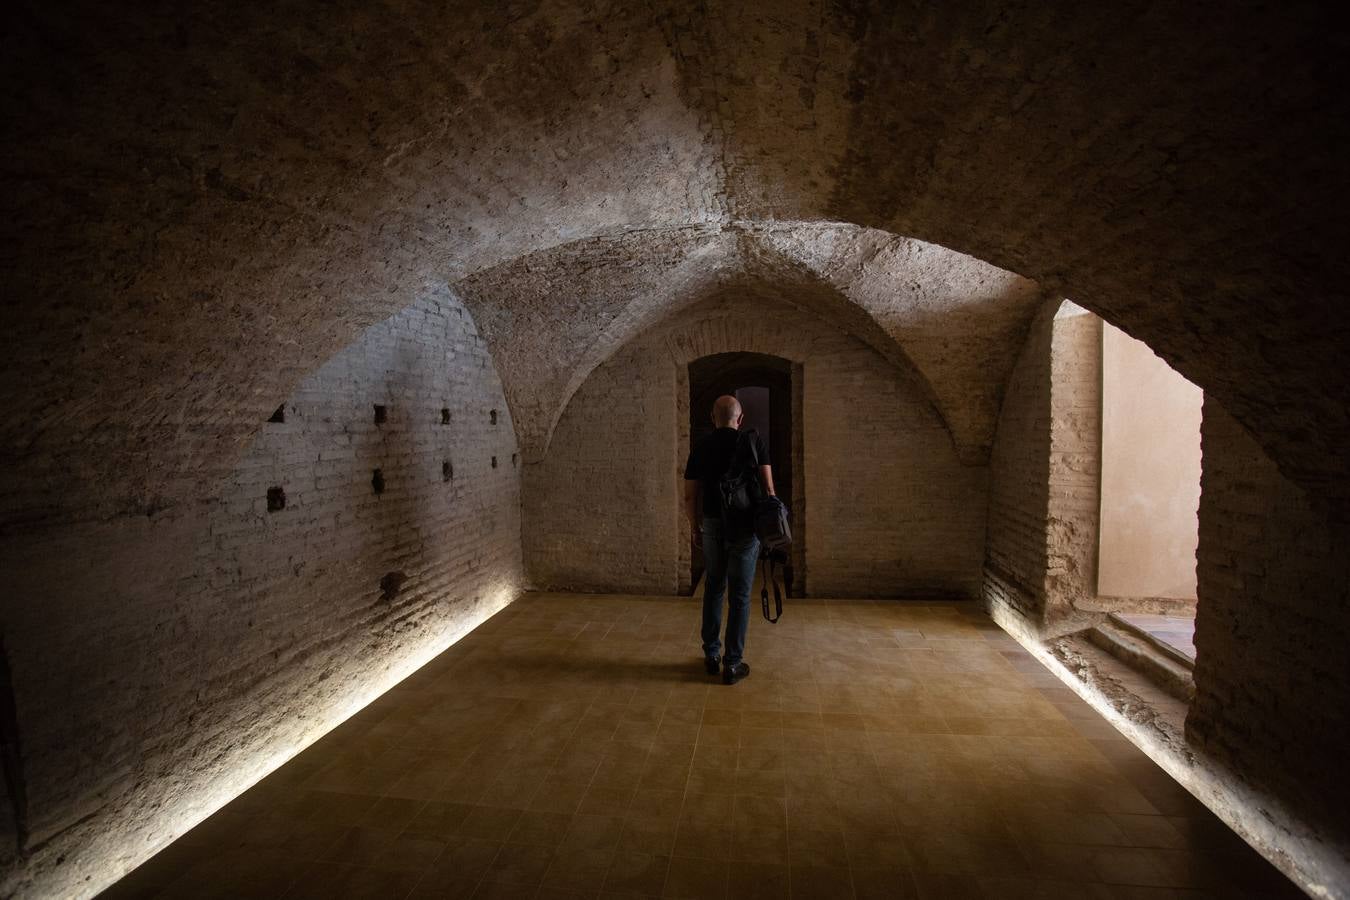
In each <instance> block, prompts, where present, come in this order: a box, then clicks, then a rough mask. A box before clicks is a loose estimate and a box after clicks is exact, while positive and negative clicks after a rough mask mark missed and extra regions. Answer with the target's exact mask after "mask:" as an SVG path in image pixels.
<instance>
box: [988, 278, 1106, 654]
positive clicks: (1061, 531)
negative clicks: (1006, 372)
mask: <svg viewBox="0 0 1350 900" xmlns="http://www.w3.org/2000/svg"><path fill="white" fill-rule="evenodd" d="M1101 335H1102V322H1101V319H1099V318H1098V317H1097V316H1094V315H1091V314H1086V313H1085V312H1084V311H1083V310H1081V309H1079V308H1078V307H1076V306H1075V305H1074V304H1072V303H1070V302H1068V301H1064V302H1063V303H1061V302H1060V301H1052V302H1050V303H1047V304H1046V305H1045V307H1044V308H1043V309H1042V310H1041V312H1040V313H1039V314H1038V315H1037V317H1036V318H1035V320H1034V321H1033V322H1032V325H1031V329H1030V331H1029V333H1028V335H1027V337H1026V342H1025V344H1024V345H1023V348H1022V355H1021V356H1020V358H1019V359H1018V361H1017V364H1016V366H1015V367H1014V369H1013V374H1012V377H1011V378H1010V379H1009V381H1008V387H1007V390H1006V392H1005V394H1004V398H1003V407H1002V410H1001V411H1000V414H999V423H998V431H997V433H996V435H995V439H994V446H993V452H992V455H991V464H990V490H989V532H988V539H987V547H986V554H985V579H984V599H985V602H986V603H987V604H989V605H990V606H991V607H992V608H997V609H1001V610H1004V611H1007V612H1009V613H1012V614H1014V615H1015V616H1016V617H1017V618H1018V619H1020V620H1021V621H1022V622H1023V624H1024V625H1025V626H1026V627H1028V628H1029V630H1030V631H1031V632H1033V633H1042V632H1048V631H1064V630H1071V629H1072V628H1074V627H1079V621H1080V617H1079V616H1078V615H1077V611H1076V609H1075V604H1076V603H1077V602H1078V601H1081V600H1084V599H1090V598H1092V597H1094V596H1095V594H1096V585H1095V581H1096V559H1097V531H1098V503H1099V500H1100V489H1099V475H1100V461H1101Z"/></svg>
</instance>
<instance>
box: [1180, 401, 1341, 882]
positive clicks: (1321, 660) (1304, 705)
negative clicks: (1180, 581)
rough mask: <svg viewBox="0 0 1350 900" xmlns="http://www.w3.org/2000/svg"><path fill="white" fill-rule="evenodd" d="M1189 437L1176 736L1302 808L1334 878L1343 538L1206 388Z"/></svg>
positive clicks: (1338, 813) (1337, 833)
mask: <svg viewBox="0 0 1350 900" xmlns="http://www.w3.org/2000/svg"><path fill="white" fill-rule="evenodd" d="M1201 435H1202V452H1203V462H1202V466H1203V474H1202V477H1201V493H1200V544H1199V550H1198V552H1197V574H1198V577H1199V604H1198V609H1197V615H1196V633H1195V643H1196V650H1197V656H1196V669H1195V686H1196V696H1195V700H1194V702H1193V703H1192V705H1191V710H1190V715H1189V717H1188V719H1187V723H1186V726H1187V728H1186V730H1187V736H1188V738H1189V739H1190V740H1191V741H1192V742H1193V743H1194V744H1196V745H1198V747H1199V748H1201V749H1203V751H1204V752H1206V753H1207V754H1208V755H1209V756H1211V757H1212V758H1214V759H1215V760H1217V761H1218V762H1220V763H1221V764H1223V765H1226V766H1227V767H1229V768H1231V769H1232V770H1234V771H1235V772H1236V773H1237V774H1238V775H1239V777H1241V778H1242V779H1243V780H1245V781H1247V782H1249V783H1250V784H1251V785H1253V786H1254V787H1256V788H1257V789H1260V790H1264V791H1266V792H1268V793H1269V794H1273V795H1274V796H1275V797H1277V798H1279V800H1280V801H1282V802H1283V803H1284V804H1287V806H1288V807H1289V808H1292V809H1295V810H1300V811H1301V812H1300V815H1299V818H1301V819H1303V820H1304V822H1305V823H1306V824H1307V825H1308V826H1309V827H1310V828H1311V829H1312V835H1313V838H1312V839H1314V840H1316V841H1319V842H1322V843H1324V844H1327V845H1330V846H1332V847H1338V848H1339V849H1337V850H1336V851H1335V852H1336V853H1339V856H1340V859H1341V860H1342V865H1343V869H1342V872H1341V874H1340V877H1341V878H1344V877H1345V876H1346V874H1347V873H1350V863H1346V862H1345V860H1347V859H1350V852H1347V851H1348V850H1350V828H1347V825H1346V821H1347V820H1346V816H1345V810H1346V808H1347V807H1348V806H1350V790H1347V787H1346V780H1345V760H1346V759H1350V665H1347V662H1346V659H1347V657H1346V647H1347V646H1348V645H1350V562H1347V559H1350V557H1347V555H1346V552H1345V548H1346V542H1347V538H1350V535H1347V534H1346V533H1345V530H1344V528H1341V529H1340V530H1337V529H1336V528H1335V527H1334V526H1332V525H1331V524H1329V523H1328V522H1327V520H1326V519H1325V518H1323V516H1322V515H1321V514H1320V513H1318V512H1316V511H1314V509H1313V508H1312V507H1311V506H1310V504H1309V501H1308V498H1307V497H1306V495H1305V494H1304V493H1303V491H1302V490H1301V489H1299V488H1297V487H1295V486H1294V485H1293V484H1291V483H1290V482H1289V481H1288V480H1287V479H1285V478H1284V477H1283V476H1282V475H1281V474H1280V473H1279V470H1278V469H1277V468H1276V467H1275V465H1274V463H1272V462H1271V461H1270V460H1269V459H1268V458H1267V457H1266V455H1265V454H1264V453H1263V452H1262V451H1261V449H1260V448H1259V447H1258V446H1257V444H1256V442H1255V441H1254V440H1253V439H1252V438H1251V437H1250V435H1248V433H1247V432H1246V431H1245V430H1244V429H1243V428H1242V426H1240V425H1239V424H1237V422H1236V421H1235V420H1234V419H1233V418H1232V417H1230V416H1229V415H1228V414H1227V413H1225V412H1224V411H1223V410H1222V409H1221V408H1220V407H1219V406H1218V405H1217V404H1216V403H1215V402H1214V401H1213V400H1212V399H1210V398H1209V397H1206V398H1205V403H1204V418H1203V424H1202V427H1201ZM1277 821H1280V820H1279V819H1278V818H1277ZM1323 858H1325V857H1323ZM1342 883H1344V882H1342Z"/></svg>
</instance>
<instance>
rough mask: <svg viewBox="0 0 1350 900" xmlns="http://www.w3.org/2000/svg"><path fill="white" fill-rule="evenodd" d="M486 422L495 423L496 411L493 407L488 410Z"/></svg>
mask: <svg viewBox="0 0 1350 900" xmlns="http://www.w3.org/2000/svg"><path fill="white" fill-rule="evenodd" d="M488 424H490V425H496V424H497V411H496V410H495V409H494V410H491V411H489V412H488Z"/></svg>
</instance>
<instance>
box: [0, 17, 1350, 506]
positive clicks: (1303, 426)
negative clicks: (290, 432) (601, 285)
mask: <svg viewBox="0 0 1350 900" xmlns="http://www.w3.org/2000/svg"><path fill="white" fill-rule="evenodd" d="M387 12H388V14H386V15H381V14H379V13H378V12H374V13H372V12H361V11H357V10H355V9H352V10H342V11H329V12H328V13H326V14H325V15H324V16H321V17H316V16H310V15H306V14H305V13H304V12H303V11H302V10H300V9H298V8H297V9H295V10H290V11H287V12H279V11H276V10H262V9H258V10H239V9H237V8H236V7H235V6H233V5H229V4H197V5H194V8H193V10H192V11H191V12H190V13H187V14H182V15H178V14H176V15H175V16H173V17H160V16H156V15H154V14H150V13H145V14H141V15H135V16H127V15H121V14H118V13H115V12H113V11H111V10H108V9H106V8H103V7H99V6H97V5H92V4H90V5H87V6H86V7H85V8H82V9H81V10H80V12H79V14H78V15H69V16H67V15H65V13H64V11H63V10H60V9H57V8H56V7H48V8H32V9H29V10H27V11H26V12H25V13H24V14H23V15H22V16H21V17H20V19H19V27H18V28H17V29H16V32H15V37H14V40H13V42H12V46H11V49H12V52H10V53H7V54H6V66H7V75H8V76H9V77H7V79H6V83H7V84H9V85H10V86H11V87H10V94H11V97H12V98H13V99H14V101H15V104H16V105H15V106H14V107H13V108H14V109H16V111H17V113H18V114H16V115H14V116H12V117H10V119H9V121H8V122H7V130H8V134H7V145H8V146H10V147H11V149H12V154H13V155H12V159H13V164H12V165H11V166H10V167H9V168H8V172H9V173H10V174H9V175H8V176H7V188H8V189H7V191H6V197H7V198H9V203H8V208H7V216H6V218H7V221H8V222H9V223H10V225H11V228H10V229H9V231H10V237H9V244H10V247H11V248H12V252H10V254H9V258H10V259H11V260H16V261H17V263H16V266H15V270H14V271H13V272H12V273H11V277H10V278H9V281H10V289H9V294H10V295H11V296H12V297H14V298H16V302H14V303H13V304H12V305H11V306H10V307H9V309H8V311H7V314H8V316H10V317H11V327H12V328H13V329H14V330H16V331H17V332H21V333H23V334H25V335H28V336H29V338H28V339H26V340H24V341H22V342H19V343H18V344H17V346H15V347H14V348H12V353H11V354H10V355H9V356H8V357H7V359H6V378H5V393H4V400H5V403H6V408H8V409H11V410H13V414H12V415H11V416H10V417H9V418H8V420H7V422H6V424H5V426H4V428H5V441H6V446H7V447H8V448H9V451H10V452H11V453H12V454H14V455H15V456H16V457H18V458H19V460H20V468H19V469H17V470H16V472H17V476H18V479H19V480H20V481H21V482H22V485H23V487H22V488H21V489H20V490H19V491H17V492H16V493H15V495H14V497H13V500H14V502H13V504H12V506H13V507H14V508H15V509H16V510H17V511H18V512H17V513H16V515H17V519H18V520H22V521H26V522H33V521H42V520H52V521H58V522H59V521H60V520H62V519H66V518H70V517H72V516H73V517H89V516H95V515H99V516H107V515H119V514H125V513H129V512H130V513H142V512H144V511H146V510H153V509H158V508H163V507H164V506H166V505H171V504H175V503H180V502H184V501H186V500H188V499H189V498H191V497H193V496H194V495H197V494H199V493H200V492H201V490H202V489H203V486H204V485H205V484H207V483H210V482H211V481H212V480H214V479H215V478H218V477H219V476H220V474H221V473H222V471H225V470H227V469H228V466H229V460H231V459H233V458H235V456H237V453H238V452H239V448H241V447H242V446H243V445H245V444H246V443H247V442H248V441H249V440H250V438H251V436H252V435H253V434H254V433H255V432H256V429H257V427H258V423H259V422H260V421H261V420H262V419H264V418H265V414H266V412H267V411H268V410H269V409H270V408H271V407H272V406H274V405H275V403H276V402H277V401H278V398H280V397H284V396H286V395H287V394H288V393H289V392H290V390H291V389H292V388H293V387H294V385H295V384H296V383H298V381H299V379H300V378H302V377H303V375H304V373H306V372H308V371H312V370H313V369H314V368H315V367H316V366H317V365H319V364H320V363H321V362H322V361H323V360H325V359H327V358H329V357H330V356H331V355H332V354H333V353H334V352H336V351H337V350H338V349H339V348H340V347H342V346H345V345H347V344H348V343H350V342H351V340H352V339H353V338H354V337H355V335H356V334H357V333H359V331H360V330H361V329H362V328H364V327H367V326H368V325H370V324H372V323H374V322H376V321H379V320H382V319H383V318H385V317H386V316H387V315H389V314H391V313H393V312H395V311H396V310H398V309H400V308H402V307H404V306H406V305H407V304H408V303H409V302H411V300H412V298H413V297H414V296H416V294H417V293H418V292H420V291H422V290H423V289H424V287H425V286H426V285H427V284H428V283H435V282H438V281H441V280H451V281H455V280H458V279H459V278H461V277H463V276H464V275H466V274H469V273H473V272H476V271H479V270H481V269H483V268H486V267H489V266H492V265H496V264H499V263H501V262H503V261H506V260H510V259H514V258H517V257H520V256H522V255H525V254H528V253H532V252H537V251H539V250H541V249H545V248H548V247H554V246H558V245H562V244H567V243H570V242H573V241H576V240H578V239H582V238H585V237H588V236H598V237H606V236H608V237H614V236H619V235H624V234H629V233H632V234H637V233H641V232H644V231H647V230H649V229H653V228H656V229H660V228H667V227H669V226H670V225H671V224H672V223H676V224H682V223H701V224H705V225H718V224H724V223H730V222H735V221H746V222H757V221H779V220H796V221H818V222H825V221H846V222H854V223H857V224H859V225H862V226H866V227H870V228H878V229H882V230H885V231H888V232H891V233H897V234H906V235H912V236H914V237H916V238H919V239H921V240H925V241H931V242H935V243H938V244H941V245H943V246H947V247H951V248H954V249H956V250H958V251H961V252H964V253H969V254H971V255H973V256H975V257H976V258H979V259H983V260H987V261H989V262H990V263H992V264H994V265H997V266H999V267H1000V268H1003V269H1007V270H1009V271H1014V272H1020V273H1022V274H1024V275H1026V276H1027V277H1029V278H1033V279H1035V280H1037V281H1038V282H1040V283H1041V284H1042V285H1043V286H1045V287H1046V288H1047V289H1049V290H1053V291H1055V292H1058V293H1059V294H1061V295H1066V296H1071V297H1073V298H1075V300H1077V301H1078V302H1080V303H1083V304H1084V305H1087V306H1089V307H1090V308H1092V309H1093V310H1094V311H1096V312H1098V313H1100V314H1101V315H1103V317H1104V318H1106V319H1107V320H1108V321H1111V322H1113V323H1115V324H1118V325H1120V326H1122V327H1123V328H1125V330H1127V331H1128V332H1130V333H1131V334H1133V335H1134V336H1136V337H1139V338H1141V339H1143V340H1145V341H1147V342H1148V343H1149V344H1150V346H1152V347H1154V348H1155V349H1156V350H1158V352H1160V353H1161V354H1162V355H1163V356H1164V357H1165V358H1167V359H1168V360H1169V362H1171V363H1172V364H1173V365H1174V366H1175V367H1176V368H1177V369H1178V370H1179V371H1181V372H1182V373H1183V374H1185V375H1186V376H1187V377H1188V378H1190V379H1191V380H1192V381H1194V382H1195V383H1197V384H1199V385H1201V386H1202V387H1204V388H1205V389H1206V390H1207V391H1209V392H1210V394H1211V396H1213V397H1215V398H1216V399H1217V400H1218V401H1219V402H1221V403H1223V405H1224V406H1225V408H1227V409H1229V410H1230V411H1231V412H1232V414H1233V415H1234V416H1235V417H1236V418H1237V419H1238V420H1239V422H1241V423H1242V424H1244V425H1245V426H1246V428H1247V430H1248V431H1249V432H1250V433H1251V434H1252V435H1253V436H1255V437H1256V438H1257V439H1258V441H1259V442H1260V443H1261V444H1262V446H1263V447H1264V448H1265V450H1266V451H1267V452H1268V453H1269V454H1270V455H1271V457H1272V458H1273V459H1275V460H1276V461H1277V462H1278V463H1279V465H1280V467H1281V469H1282V470H1283V471H1284V472H1285V473H1286V474H1287V475H1289V476H1290V477H1291V478H1293V479H1294V480H1295V481H1296V482H1297V483H1299V484H1301V485H1303V486H1304V487H1305V488H1306V489H1309V490H1310V493H1311V494H1312V495H1313V496H1314V497H1315V498H1317V499H1318V501H1319V502H1325V501H1330V502H1332V503H1333V504H1336V505H1338V506H1339V505H1340V504H1342V503H1343V502H1344V500H1345V499H1346V496H1347V495H1346V491H1347V489H1346V488H1345V487H1344V485H1345V484H1347V483H1350V479H1348V478H1347V477H1346V476H1347V468H1346V466H1347V463H1346V461H1345V459H1346V458H1345V454H1343V453H1342V452H1341V449H1342V448H1343V447H1344V446H1345V444H1346V442H1347V437H1348V436H1350V419H1348V418H1347V413H1346V410H1345V405H1344V402H1343V399H1344V397H1345V396H1346V395H1347V393H1350V390H1347V389H1348V388H1350V385H1348V384H1347V383H1346V381H1345V378H1346V376H1345V375H1343V374H1341V373H1342V372H1343V371H1344V367H1343V366H1341V365H1340V356H1341V353H1342V350H1343V347H1344V346H1345V344H1346V341H1347V335H1346V332H1345V330H1344V326H1343V325H1341V324H1339V322H1340V320H1341V319H1342V318H1343V317H1341V316H1339V315H1337V313H1338V310H1339V309H1340V307H1341V306H1342V305H1343V304H1344V300H1345V288H1344V285H1345V284H1346V283H1350V279H1348V278H1347V272H1346V269H1345V265H1346V264H1345V262H1344V254H1343V253H1342V252H1341V248H1343V247H1344V245H1345V243H1346V240H1345V238H1346V233H1347V228H1346V219H1345V214H1344V209H1345V208H1346V204H1345V203H1344V198H1345V197H1346V195H1347V184H1346V175H1345V172H1344V168H1343V167H1341V166H1339V165H1337V158H1336V154H1337V152H1338V149H1337V148H1339V147H1340V146H1341V145H1342V144H1343V141H1342V140H1341V136H1342V135H1343V130H1344V129H1345V128H1346V127H1347V125H1346V122H1347V121H1350V117H1347V116H1345V115H1344V114H1343V113H1344V110H1343V108H1342V106H1343V103H1344V100H1343V98H1342V97H1339V96H1335V97H1331V96H1328V94H1327V93H1326V92H1325V91H1324V89H1323V88H1324V85H1325V84H1326V83H1328V79H1329V76H1330V75H1331V74H1333V73H1337V72H1340V71H1342V69H1343V67H1344V59H1345V56H1344V54H1343V53H1342V52H1340V50H1339V48H1338V46H1337V44H1336V38H1335V35H1336V34H1337V31H1336V30H1335V29H1334V28H1332V27H1329V26H1330V23H1329V22H1327V21H1325V20H1324V19H1325V17H1326V16H1328V15H1330V11H1329V10H1327V9H1324V8H1322V7H1320V6H1318V5H1316V4H1301V5H1296V6H1294V7H1290V8H1281V9H1278V10H1277V9H1274V8H1265V7H1260V6H1257V5H1243V6H1241V7H1239V8H1235V9H1231V10H1228V11H1226V12H1225V14H1224V15H1223V16H1221V17H1218V18H1215V17H1212V16H1210V15H1208V13H1204V12H1202V11H1199V10H1196V9H1191V8H1183V7H1175V8H1168V9H1162V8H1158V7H1151V6H1146V5H1142V4H1124V5H1121V6H1117V7H1113V8H1112V9H1111V10H1109V11H1107V12H1105V13H1103V12H1101V11H1099V10H1094V9H1088V8H1086V7H1083V6H1081V5H1074V4H1067V3H1065V4H1052V5H1050V6H1046V7H1038V8H1036V9H1035V10H1032V9H1022V8H1013V7H1009V6H1006V5H1003V4H999V3H992V2H991V3H984V4H975V5H972V6H962V7H960V8H953V9H944V10H942V11H929V12H925V13H915V12H912V11H906V10H902V9H893V10H882V9H875V10H859V9H856V8H854V7H849V6H844V5H832V4H826V5H824V6H819V7H817V6H814V5H806V4H803V5H800V6H797V5H789V6H786V7H784V6H782V5H781V4H775V5H774V15H773V16H768V15H764V14H763V13H764V8H763V7H761V6H759V5H756V4H753V3H751V4H746V5H745V6H743V7H737V8H720V7H719V8H718V9H717V10H715V11H713V12H710V13H708V14H707V15H695V14H691V13H690V12H689V11H687V10H686V9H685V8H684V7H681V6H679V5H678V4H676V5H673V6H668V7H667V6H660V5H657V6H642V7H630V6H623V5H620V6H616V7H615V8H614V9H607V10H605V11H604V12H603V14H598V15H593V16H592V15H591V14H589V13H587V12H586V11H583V10H579V9H577V8H575V7H574V6H572V5H570V4H565V3H561V2H548V3H541V4H538V5H535V6H531V7H529V8H520V9H517V8H514V7H510V6H509V5H508V6H504V7H499V8H498V7H489V6H486V5H484V6H482V7H480V8H474V9H456V10H454V11H453V12H452V11H450V10H448V9H445V10H442V9H439V8H434V7H418V8H409V9H402V8H400V9H399V10H398V11H397V13H395V12H393V11H392V10H390V11H387ZM353 35H355V36H359V37H358V38H357V39H353V38H352V37H351V36H353ZM483 35H491V38H490V39H488V40H485V39H483ZM58 57H59V63H58V62H56V59H57V58H58ZM507 71H510V72H511V76H510V77H509V78H508V77H505V75H504V73H506V72H507ZM767 72H772V73H773V77H772V79H771V82H772V83H771V84H770V82H767V81H765V80H764V79H763V78H761V77H758V75H757V73H767ZM1272 72H1278V73H1280V77H1279V78H1278V79H1272V78H1270V77H1269V73H1272ZM1333 80H1334V79H1333ZM93 135H97V136H98V137H97V138H96V139H91V136H93ZM75 372H78V373H79V377H78V378H75V377H72V375H73V373H75ZM90 440H92V442H93V443H92V444H91V443H90ZM77 443H81V444H83V445H84V446H85V447H89V446H95V447H97V452H95V453H88V452H83V451H82V452H78V453H75V452H71V451H70V450H68V449H67V448H69V447H71V446H75V445H76V444H77ZM150 472H153V473H156V474H155V475H153V476H152V475H149V474H147V473H150ZM54 496H59V497H60V499H59V500H54V499H52V498H53V497H54ZM11 518H15V516H11Z"/></svg>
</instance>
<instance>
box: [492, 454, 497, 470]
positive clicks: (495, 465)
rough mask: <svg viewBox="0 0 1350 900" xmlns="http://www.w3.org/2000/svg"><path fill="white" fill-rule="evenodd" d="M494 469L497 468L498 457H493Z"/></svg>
mask: <svg viewBox="0 0 1350 900" xmlns="http://www.w3.org/2000/svg"><path fill="white" fill-rule="evenodd" d="M492 468H494V469H495V468H497V457H495V456H494V457H492Z"/></svg>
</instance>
